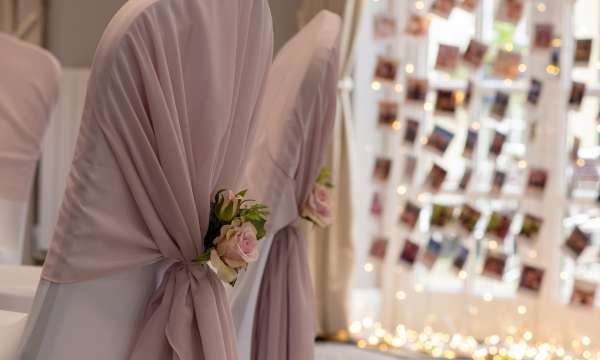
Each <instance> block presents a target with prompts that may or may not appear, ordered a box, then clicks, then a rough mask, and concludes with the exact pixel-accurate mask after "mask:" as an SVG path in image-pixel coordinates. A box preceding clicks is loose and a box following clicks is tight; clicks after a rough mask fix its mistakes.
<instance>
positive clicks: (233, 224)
mask: <svg viewBox="0 0 600 360" xmlns="http://www.w3.org/2000/svg"><path fill="white" fill-rule="evenodd" d="M245 196H246V190H244V191H240V192H239V193H237V194H235V193H234V192H233V191H230V190H220V191H218V192H217V193H216V194H215V196H214V198H213V199H212V200H211V202H210V220H209V224H208V231H207V232H206V236H205V237H204V248H205V249H206V251H205V252H204V253H203V254H202V255H200V256H199V257H198V258H197V259H196V261H197V262H210V264H211V266H212V267H213V268H214V269H215V271H216V273H217V276H218V277H219V278H220V279H221V280H222V281H224V282H226V283H229V284H231V285H234V284H235V281H236V279H237V276H238V273H239V272H240V271H241V270H243V269H245V268H246V267H247V266H248V264H250V263H252V262H254V261H256V260H257V259H258V241H259V240H261V239H262V238H264V237H265V234H266V230H265V224H266V222H267V220H266V217H267V216H268V215H269V212H268V211H267V209H268V207H267V206H265V205H263V204H258V203H256V202H254V201H253V200H246V199H245Z"/></svg>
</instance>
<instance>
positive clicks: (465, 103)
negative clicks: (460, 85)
mask: <svg viewBox="0 0 600 360" xmlns="http://www.w3.org/2000/svg"><path fill="white" fill-rule="evenodd" d="M464 94H465V96H464V98H463V100H462V104H461V105H462V107H463V108H467V107H469V104H471V95H473V82H472V81H471V80H469V81H467V88H466V89H465V93H464Z"/></svg>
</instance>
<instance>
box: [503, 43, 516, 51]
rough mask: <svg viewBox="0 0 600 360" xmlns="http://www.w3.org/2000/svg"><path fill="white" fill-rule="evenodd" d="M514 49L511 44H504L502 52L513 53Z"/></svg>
mask: <svg viewBox="0 0 600 360" xmlns="http://www.w3.org/2000/svg"><path fill="white" fill-rule="evenodd" d="M514 48H515V46H514V45H513V44H512V43H506V44H504V50H506V51H509V52H510V51H513V49H514Z"/></svg>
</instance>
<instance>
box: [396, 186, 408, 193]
mask: <svg viewBox="0 0 600 360" xmlns="http://www.w3.org/2000/svg"><path fill="white" fill-rule="evenodd" d="M406 191H407V189H406V186H404V185H400V186H398V188H397V189H396V193H398V195H404V194H406Z"/></svg>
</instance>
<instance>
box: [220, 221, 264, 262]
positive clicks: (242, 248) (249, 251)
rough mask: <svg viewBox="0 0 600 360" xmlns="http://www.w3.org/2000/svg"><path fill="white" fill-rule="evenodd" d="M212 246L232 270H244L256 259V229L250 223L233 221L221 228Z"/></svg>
mask: <svg viewBox="0 0 600 360" xmlns="http://www.w3.org/2000/svg"><path fill="white" fill-rule="evenodd" d="M214 244H215V247H216V250H217V253H218V254H219V257H220V258H221V259H222V260H223V261H224V262H225V263H226V264H227V265H228V266H229V267H231V268H233V269H240V268H244V267H246V265H248V264H249V263H251V262H254V261H256V260H257V259H258V240H257V239H256V228H255V227H254V225H252V224H251V223H243V224H242V223H241V221H240V220H234V221H233V222H232V223H231V224H230V225H225V226H223V227H222V228H221V234H220V235H219V237H218V238H217V239H216V240H215V242H214Z"/></svg>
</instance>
